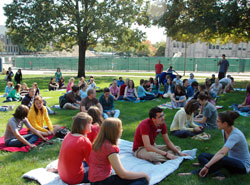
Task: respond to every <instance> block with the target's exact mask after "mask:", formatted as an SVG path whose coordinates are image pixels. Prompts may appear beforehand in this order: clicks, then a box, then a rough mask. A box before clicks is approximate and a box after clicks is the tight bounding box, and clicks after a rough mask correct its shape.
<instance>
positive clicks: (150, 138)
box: [133, 107, 186, 162]
mask: <svg viewBox="0 0 250 185" xmlns="http://www.w3.org/2000/svg"><path fill="white" fill-rule="evenodd" d="M159 133H161V134H162V138H163V140H164V142H165V145H156V144H155V139H156V136H157V135H158V134H159ZM133 152H134V155H135V156H136V157H138V158H140V159H145V160H148V161H151V162H164V161H167V160H168V159H176V158H177V156H178V155H180V156H185V155H186V154H184V153H182V152H181V150H180V147H177V146H175V145H174V144H173V143H172V141H171V140H170V139H169V137H168V134H167V126H166V123H165V120H164V112H163V110H162V109H161V108H159V107H153V108H152V109H151V110H150V111H149V118H147V119H145V120H143V121H142V122H141V123H140V124H139V125H138V127H137V129H136V131H135V137H134V143H133Z"/></svg>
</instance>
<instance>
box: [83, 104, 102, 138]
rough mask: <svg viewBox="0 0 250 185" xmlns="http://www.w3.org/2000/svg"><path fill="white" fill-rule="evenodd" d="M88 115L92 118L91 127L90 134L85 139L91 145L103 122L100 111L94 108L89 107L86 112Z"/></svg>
mask: <svg viewBox="0 0 250 185" xmlns="http://www.w3.org/2000/svg"><path fill="white" fill-rule="evenodd" d="M88 114H89V115H90V116H91V117H92V119H93V121H92V125H91V132H89V133H88V134H87V137H88V138H89V140H90V141H91V143H93V141H94V140H95V138H96V136H97V135H98V133H99V130H100V126H101V124H102V122H103V117H102V113H101V111H100V109H99V108H98V107H96V106H91V107H90V108H89V110H88Z"/></svg>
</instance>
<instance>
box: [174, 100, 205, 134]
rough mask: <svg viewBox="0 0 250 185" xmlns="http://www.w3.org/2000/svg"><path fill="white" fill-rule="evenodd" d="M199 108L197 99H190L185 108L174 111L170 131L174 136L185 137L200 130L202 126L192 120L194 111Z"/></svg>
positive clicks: (198, 132)
mask: <svg viewBox="0 0 250 185" xmlns="http://www.w3.org/2000/svg"><path fill="white" fill-rule="evenodd" d="M199 108H200V105H199V103H198V102H197V100H194V99H193V100H190V101H189V102H188V103H187V104H186V106H185V108H181V110H179V111H178V112H176V114H175V116H174V119H173V121H172V124H171V126H170V131H171V133H172V134H173V135H174V136H177V137H181V138H186V137H192V136H195V135H197V134H200V133H201V132H202V128H203V127H200V126H198V125H196V124H195V123H194V122H193V117H194V112H196V111H198V109H199Z"/></svg>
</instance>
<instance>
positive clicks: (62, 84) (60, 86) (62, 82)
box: [58, 77, 66, 89]
mask: <svg viewBox="0 0 250 185" xmlns="http://www.w3.org/2000/svg"><path fill="white" fill-rule="evenodd" d="M58 85H59V87H58V88H59V89H66V87H65V81H64V78H63V77H61V78H60V79H59V82H58Z"/></svg>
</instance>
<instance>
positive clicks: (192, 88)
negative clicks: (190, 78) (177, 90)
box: [187, 81, 199, 98]
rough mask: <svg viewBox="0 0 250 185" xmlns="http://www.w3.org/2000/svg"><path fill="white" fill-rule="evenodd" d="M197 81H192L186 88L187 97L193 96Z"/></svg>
mask: <svg viewBox="0 0 250 185" xmlns="http://www.w3.org/2000/svg"><path fill="white" fill-rule="evenodd" d="M198 85H199V84H198V82H196V81H194V82H193V83H192V84H191V85H190V86H189V87H188V88H187V98H193V96H194V95H195V92H196V91H197V90H198Z"/></svg>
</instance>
